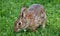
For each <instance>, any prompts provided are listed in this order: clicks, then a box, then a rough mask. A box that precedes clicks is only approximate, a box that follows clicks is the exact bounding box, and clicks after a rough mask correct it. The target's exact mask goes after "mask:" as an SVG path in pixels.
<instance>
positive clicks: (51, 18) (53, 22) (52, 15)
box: [0, 0, 60, 36]
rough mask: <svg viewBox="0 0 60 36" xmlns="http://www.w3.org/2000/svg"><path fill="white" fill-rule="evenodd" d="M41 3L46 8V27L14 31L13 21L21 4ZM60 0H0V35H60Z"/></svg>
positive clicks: (27, 5)
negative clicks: (33, 30)
mask: <svg viewBox="0 0 60 36" xmlns="http://www.w3.org/2000/svg"><path fill="white" fill-rule="evenodd" d="M36 3H37V4H42V5H43V6H44V8H45V10H46V15H47V23H46V28H45V29H41V28H38V29H37V31H36V32H30V31H28V32H19V33H14V32H13V28H14V21H15V20H16V19H17V18H18V16H19V13H20V9H21V7H22V6H26V7H29V6H30V5H32V4H36ZM59 3H60V1H58V0H44V1H43V0H25V1H24V0H0V36H60V4H59Z"/></svg>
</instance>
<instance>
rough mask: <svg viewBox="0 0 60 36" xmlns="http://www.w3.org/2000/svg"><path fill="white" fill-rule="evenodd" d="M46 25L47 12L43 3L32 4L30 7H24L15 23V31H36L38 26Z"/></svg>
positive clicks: (43, 26)
mask: <svg viewBox="0 0 60 36" xmlns="http://www.w3.org/2000/svg"><path fill="white" fill-rule="evenodd" d="M40 25H42V28H45V25H46V12H45V9H44V7H43V6H42V5H41V4H32V5H31V6H29V7H28V8H26V7H22V8H21V12H20V15H19V17H18V19H17V20H16V21H15V23H14V31H15V32H18V31H20V30H26V29H30V30H33V31H36V29H37V27H39V26H40Z"/></svg>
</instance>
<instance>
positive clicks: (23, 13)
mask: <svg viewBox="0 0 60 36" xmlns="http://www.w3.org/2000/svg"><path fill="white" fill-rule="evenodd" d="M26 12H27V8H26V7H22V8H21V14H20V16H21V17H25V14H26Z"/></svg>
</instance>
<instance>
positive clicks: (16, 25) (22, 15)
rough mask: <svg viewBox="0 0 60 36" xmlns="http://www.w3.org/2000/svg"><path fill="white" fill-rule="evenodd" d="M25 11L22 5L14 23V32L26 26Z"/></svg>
mask: <svg viewBox="0 0 60 36" xmlns="http://www.w3.org/2000/svg"><path fill="white" fill-rule="evenodd" d="M25 13H26V7H23V8H22V9H21V13H20V16H19V18H18V19H17V20H16V21H15V23H14V31H15V32H18V31H19V30H22V29H24V28H25V27H26V17H25Z"/></svg>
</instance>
